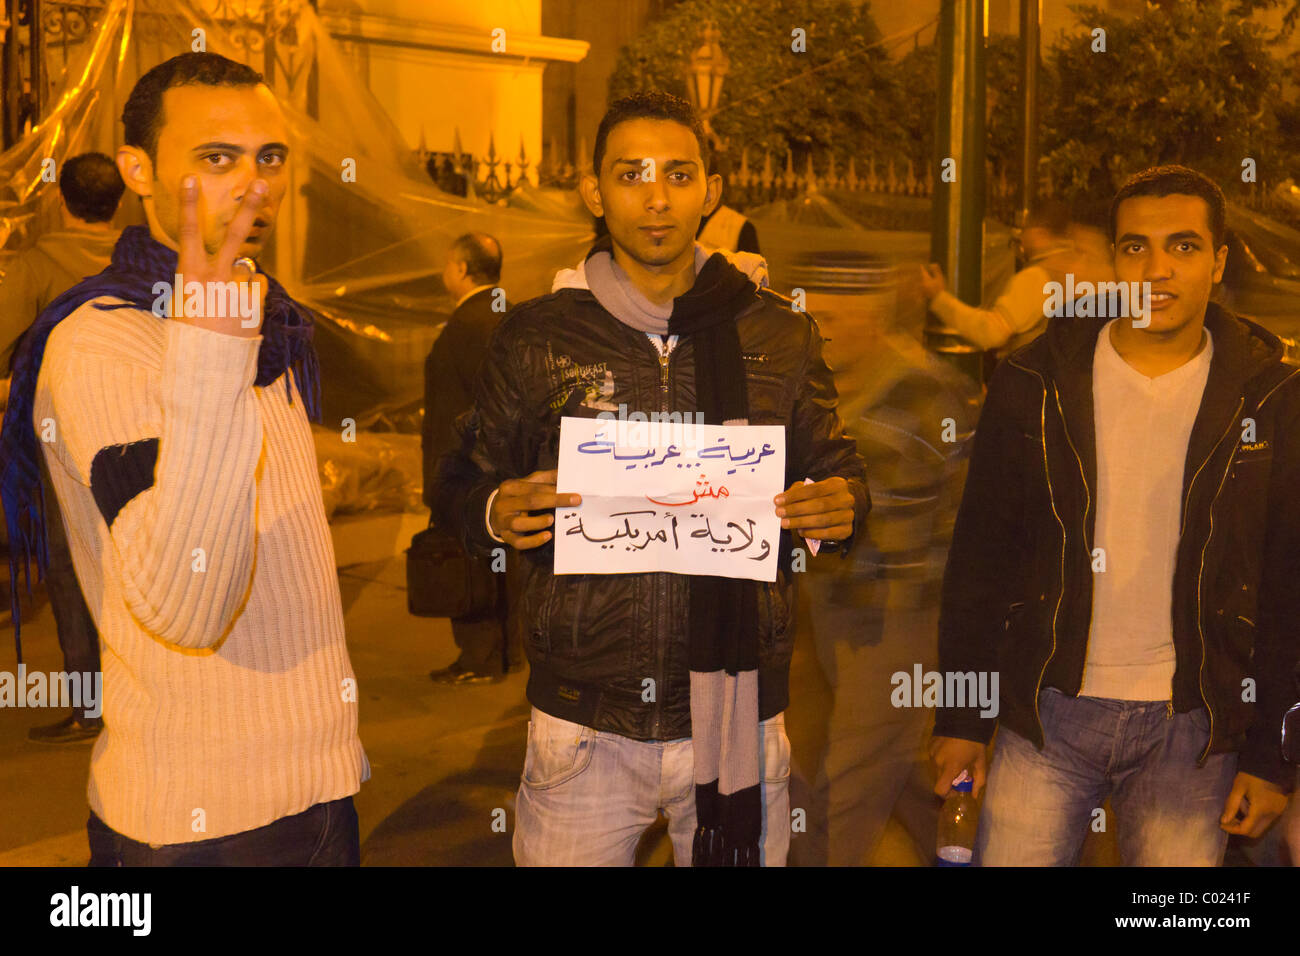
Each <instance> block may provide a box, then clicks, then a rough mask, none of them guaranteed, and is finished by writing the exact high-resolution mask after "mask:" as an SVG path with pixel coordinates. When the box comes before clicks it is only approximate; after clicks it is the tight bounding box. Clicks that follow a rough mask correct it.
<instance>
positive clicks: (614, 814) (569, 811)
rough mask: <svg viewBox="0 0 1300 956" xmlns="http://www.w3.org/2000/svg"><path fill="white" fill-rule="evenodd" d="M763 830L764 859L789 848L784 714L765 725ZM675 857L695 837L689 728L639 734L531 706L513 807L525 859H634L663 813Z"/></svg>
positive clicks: (548, 862)
mask: <svg viewBox="0 0 1300 956" xmlns="http://www.w3.org/2000/svg"><path fill="white" fill-rule="evenodd" d="M759 746H760V748H761V756H760V760H759V779H760V790H761V793H762V799H763V831H762V837H761V843H760V850H759V860H760V862H761V864H762V865H763V866H784V865H785V859H786V854H787V852H788V851H789V849H790V739H789V738H788V737H787V736H786V733H785V714H783V713H782V714H777V715H776V716H775V717H772V718H769V719H768V720H765V721H763V722H762V723H760V724H759ZM660 810H663V811H664V814H665V815H666V816H667V817H668V836H669V838H670V839H671V840H672V844H673V858H674V860H675V862H676V865H677V866H689V865H690V861H691V847H692V844H693V843H694V840H695V760H694V751H693V749H692V745H691V739H690V738H689V737H683V738H681V739H679V740H651V741H641V740H633V739H631V738H630V737H623V736H620V735H619V734H613V733H607V732H605V731H600V730H593V729H592V728H590V727H585V726H583V725H582V724H576V723H573V722H572V721H568V720H561V719H560V718H559V717H552V716H551V715H550V714H546V713H543V712H542V711H540V710H538V709H537V708H536V707H534V708H533V709H532V720H530V721H529V723H528V754H527V757H525V759H524V773H523V777H522V778H521V780H520V784H519V796H518V801H517V803H516V810H515V834H514V852H515V863H516V864H518V865H519V866H631V865H632V864H633V863H634V862H635V858H636V849H637V844H638V843H639V842H640V839H641V835H642V834H643V833H644V832H645V831H646V829H647V828H648V827H649V826H650V825H651V824H652V823H654V822H655V819H656V817H657V816H658V812H659V811H660Z"/></svg>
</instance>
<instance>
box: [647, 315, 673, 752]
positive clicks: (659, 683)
mask: <svg viewBox="0 0 1300 956" xmlns="http://www.w3.org/2000/svg"><path fill="white" fill-rule="evenodd" d="M640 338H641V341H642V342H644V343H645V347H646V348H648V349H654V351H655V358H657V359H658V360H659V410H660V411H661V412H667V411H668V389H669V386H668V367H669V363H671V362H672V358H673V352H675V351H676V349H675V348H674V349H672V350H671V351H669V350H668V340H667V339H666V338H665V339H664V340H663V349H658V348H656V347H655V346H654V345H652V344H651V343H650V340H649V339H648V338H647V337H646V336H645V335H641V336H640ZM678 344H680V340H679V341H678ZM661 577H662V582H661V583H660V585H659V587H658V588H657V590H656V594H655V608H654V615H653V616H654V618H655V642H656V646H655V676H654V695H655V700H654V711H653V713H652V716H651V723H650V739H651V740H658V739H659V724H660V722H661V718H662V710H663V707H662V701H663V697H664V655H665V651H666V649H667V644H668V640H667V637H666V634H667V630H666V627H667V623H666V620H665V614H664V608H665V607H666V606H667V604H668V587H669V582H668V576H667V575H662V576H661Z"/></svg>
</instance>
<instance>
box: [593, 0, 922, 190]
mask: <svg viewBox="0 0 1300 956" xmlns="http://www.w3.org/2000/svg"><path fill="white" fill-rule="evenodd" d="M710 20H711V21H713V22H715V23H716V24H717V26H718V29H719V31H720V32H721V34H722V39H721V45H722V47H723V49H724V50H725V52H726V54H727V56H728V58H729V59H730V65H731V69H730V73H729V74H728V75H727V77H726V80H725V82H724V84H723V92H722V101H721V108H720V109H719V111H718V113H717V115H716V116H715V117H714V118H713V120H712V126H713V128H714V130H715V131H716V132H717V133H718V135H720V136H721V137H722V138H723V139H725V140H727V141H728V145H729V152H730V153H732V154H733V155H735V156H737V157H738V156H739V152H740V148H741V147H742V146H743V147H747V148H748V149H749V151H750V152H749V157H750V162H751V163H752V162H755V161H757V160H758V158H759V157H760V156H761V155H762V153H763V152H764V151H765V150H770V151H771V152H772V154H773V161H774V163H776V164H777V165H778V167H779V166H780V165H782V164H783V163H784V160H785V151H786V150H787V149H789V150H790V151H791V152H792V153H793V155H794V159H795V161H796V164H797V166H796V168H799V169H802V163H803V162H804V161H805V157H806V156H807V154H808V153H809V151H811V152H812V153H813V155H814V156H815V157H816V158H817V161H818V162H823V161H824V159H825V157H826V156H827V155H828V154H832V155H834V156H835V157H836V160H837V162H839V163H841V169H842V168H843V165H842V164H843V163H844V162H847V160H848V158H849V156H852V155H856V156H858V157H859V158H861V157H862V156H863V155H865V154H869V153H870V154H876V155H881V156H882V157H883V156H885V155H894V154H901V153H902V152H903V151H904V148H905V144H906V143H907V141H908V139H909V133H908V130H907V128H906V127H905V126H904V125H903V124H901V123H900V122H899V117H898V114H897V109H896V106H897V100H898V90H897V87H896V83H895V81H894V78H893V76H892V72H891V69H890V63H889V58H888V55H887V53H886V51H885V50H884V49H883V48H882V47H881V46H879V45H878V43H879V41H880V39H881V35H880V31H879V30H878V29H877V27H876V24H875V21H874V20H873V19H872V17H871V12H870V4H867V3H860V4H855V3H852V2H850V0H771V2H769V3H765V4H762V5H756V4H755V3H754V2H753V0H683V2H681V3H678V4H676V5H675V6H674V7H673V8H672V9H671V10H670V11H669V13H668V14H667V15H666V16H664V17H663V18H662V19H660V20H658V21H655V22H654V23H652V24H651V25H650V26H648V27H647V28H646V29H645V30H644V31H643V32H642V33H641V35H640V36H638V37H637V40H636V42H635V43H633V44H630V45H628V46H625V47H624V48H623V49H622V50H621V51H620V53H619V57H618V61H617V64H616V66H615V69H614V73H613V75H612V76H611V78H610V84H609V96H610V99H611V100H614V99H617V98H619V97H621V96H625V95H627V94H629V93H632V92H634V91H636V90H638V89H649V88H658V89H662V90H666V91H668V92H670V93H675V94H677V95H678V96H683V97H685V96H686V79H685V66H686V63H687V62H688V61H689V59H690V54H691V51H692V50H693V49H695V48H697V47H698V46H700V45H701V43H702V42H703V41H702V40H701V37H700V28H701V25H702V24H703V23H704V22H705V21H710ZM796 28H801V29H803V30H804V31H805V34H806V50H805V52H794V51H793V50H792V43H793V31H794V30H795V29H796Z"/></svg>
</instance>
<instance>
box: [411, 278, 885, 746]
mask: <svg viewBox="0 0 1300 956" xmlns="http://www.w3.org/2000/svg"><path fill="white" fill-rule="evenodd" d="M733 268H734V267H733ZM736 323H737V327H738V330H739V333H740V345H741V351H742V353H743V356H744V363H745V368H746V371H747V373H748V374H747V384H748V396H749V411H750V416H749V423H750V424H751V425H783V426H785V429H786V443H787V444H786V481H785V487H787V488H788V487H789V486H790V485H791V484H792V483H793V482H795V481H802V480H803V479H804V478H805V477H809V478H812V479H814V480H816V481H820V480H823V479H826V478H831V477H834V476H837V475H838V476H841V477H843V478H845V479H846V480H847V481H848V484H849V488H850V490H851V491H852V493H853V496H854V498H855V501H856V507H855V511H856V517H855V521H854V531H855V535H856V529H857V528H858V527H859V526H860V522H861V521H862V520H863V519H864V518H865V517H866V514H867V512H868V511H869V510H870V507H871V499H870V495H869V493H868V491H867V484H866V469H865V465H864V463H863V461H862V458H861V457H860V456H859V455H858V452H857V446H856V443H855V442H854V440H853V439H852V438H851V437H849V436H847V435H846V434H845V432H844V429H843V426H842V423H841V421H840V419H839V416H838V414H837V412H836V391H835V384H834V380H833V378H832V375H831V371H830V369H829V368H827V366H826V363H825V361H823V359H822V338H821V335H820V334H819V332H818V329H817V325H816V323H815V322H814V321H813V320H812V318H811V316H809V315H808V314H807V313H804V312H796V311H794V310H792V308H791V303H790V300H789V299H786V298H784V297H783V296H780V295H778V294H777V293H774V292H771V291H769V290H767V289H764V290H762V291H755V292H754V294H753V295H752V297H750V298H748V299H747V300H746V301H745V303H744V304H743V305H742V307H741V308H740V310H739V311H738V313H737V318H736ZM694 367H695V362H694V346H693V343H692V340H691V337H690V336H683V337H682V338H681V339H680V340H679V341H678V343H677V345H676V347H675V348H674V349H673V350H672V351H671V352H670V353H669V354H668V356H667V357H665V358H661V357H660V355H659V354H658V352H657V351H656V349H655V347H654V345H653V344H652V343H651V342H650V340H649V339H648V338H647V337H646V336H645V334H644V333H642V332H639V331H637V330H635V329H632V328H630V327H628V326H627V325H625V324H623V323H622V322H620V321H618V320H617V319H616V318H614V317H613V316H612V315H610V314H609V313H608V312H607V311H606V310H605V309H604V307H603V306H601V305H600V303H599V302H598V301H597V300H596V297H595V296H594V295H593V294H592V293H591V292H590V291H589V290H587V289H579V288H569V289H561V290H559V291H557V292H553V293H551V294H550V295H545V296H541V297H539V298H536V299H532V300H531V301H528V302H525V303H523V304H521V305H519V306H516V307H515V309H514V311H513V312H511V313H510V315H509V317H507V318H506V319H505V320H504V321H503V322H502V323H501V325H500V326H499V327H498V329H497V331H496V333H495V334H494V335H493V338H492V343H491V345H490V347H489V352H488V357H487V359H486V360H485V361H484V362H483V366H482V368H481V369H480V372H479V378H478V381H477V383H476V406H475V409H474V412H473V413H472V414H471V415H468V416H466V417H464V418H463V419H462V420H461V422H460V423H459V425H458V427H459V428H460V430H461V434H462V440H463V442H464V447H463V448H462V450H461V452H460V453H458V454H453V455H450V456H444V458H443V459H442V461H441V462H440V466H439V478H438V487H437V488H436V489H435V492H434V495H435V499H436V510H435V520H437V521H439V522H441V523H443V524H444V525H446V526H448V527H451V528H453V529H455V530H457V531H459V532H460V533H461V535H462V537H463V538H464V540H465V543H466V546H467V548H468V549H469V550H470V551H471V553H477V554H487V553H489V552H490V551H491V549H493V548H497V547H503V548H505V549H506V551H507V560H509V561H524V562H525V581H524V583H523V585H522V595H521V597H520V598H519V609H518V610H519V613H521V614H522V615H523V622H524V627H525V631H524V633H525V634H526V635H527V638H526V644H525V649H526V652H527V655H528V661H529V665H530V672H529V678H528V699H529V701H530V702H531V703H532V704H533V705H534V706H536V707H537V708H538V709H539V710H542V711H544V712H546V713H548V714H551V715H553V716H556V717H560V718H563V719H565V720H572V721H576V722H577V723H581V724H585V725H586V726H589V727H594V728H595V729H597V730H605V731H610V732H613V733H617V734H621V735H623V736H625V737H630V738H633V739H636V740H672V739H676V738H681V737H689V736H690V735H691V717H690V674H689V669H688V666H687V634H688V621H687V616H688V607H689V603H690V602H689V581H690V579H689V577H688V576H686V575H680V574H668V573H645V574H565V575H556V574H553V573H552V568H553V566H554V554H555V546H554V542H548V543H547V544H546V545H544V546H543V547H540V548H534V549H529V550H527V551H523V552H518V551H515V550H513V549H511V548H509V547H508V546H505V545H501V544H499V543H498V542H496V541H494V540H493V539H492V538H491V537H490V536H489V535H488V533H487V529H486V527H485V524H484V520H483V519H484V510H485V507H486V504H487V499H488V496H489V495H490V494H491V492H492V490H493V489H495V488H496V487H497V486H498V485H499V484H500V483H501V482H502V481H504V480H506V479H508V478H522V477H524V476H526V475H528V474H529V473H531V472H533V471H537V470H546V469H551V468H555V467H556V466H557V461H558V452H559V436H560V418H561V417H562V416H565V415H575V416H579V417H587V418H595V417H597V416H598V415H599V414H600V412H601V411H609V410H611V409H617V408H618V406H619V405H620V404H625V405H626V407H627V409H628V410H629V411H638V410H639V411H642V412H646V413H650V412H671V411H678V412H683V413H685V412H692V413H693V411H694V410H695V409H696V408H697V407H698V406H697V403H696V392H695V372H694ZM686 420H687V421H694V419H693V418H690V419H686ZM852 540H853V537H852V536H851V537H850V538H848V539H846V540H845V541H844V542H843V543H842V545H841V547H840V549H839V553H840V556H841V557H842V556H843V555H844V554H847V553H848V548H849V545H850V544H851V543H852ZM780 547H781V550H780V554H781V555H782V558H783V565H784V567H782V569H781V570H780V571H779V572H778V575H777V581H776V582H775V583H767V582H757V584H758V587H759V621H760V628H761V629H760V632H759V717H760V719H764V720H765V719H767V718H769V717H772V716H775V715H776V714H778V713H780V712H781V711H782V710H784V709H785V708H786V706H787V704H788V703H789V673H790V656H791V652H792V650H793V644H794V640H793V627H792V623H791V619H792V610H793V607H794V603H793V602H794V593H793V590H794V589H793V579H792V574H791V571H790V567H789V565H790V555H791V551H792V549H793V547H794V543H793V542H792V540H791V535H790V533H789V532H783V533H782V535H781V546H780ZM807 559H808V560H837V558H836V557H835V555H834V554H833V553H828V552H827V550H823V551H822V552H821V554H820V555H819V556H818V557H817V558H813V557H812V556H811V555H809V556H808V558H807ZM646 678H652V679H653V680H654V684H653V685H649V684H646V683H645V679H646ZM650 688H653V694H650V693H647V690H648V689H650Z"/></svg>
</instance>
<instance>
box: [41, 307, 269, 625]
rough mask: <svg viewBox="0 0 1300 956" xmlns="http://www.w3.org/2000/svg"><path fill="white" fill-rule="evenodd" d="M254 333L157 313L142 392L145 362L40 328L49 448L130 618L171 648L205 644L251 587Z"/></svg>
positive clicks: (257, 454)
mask: <svg viewBox="0 0 1300 956" xmlns="http://www.w3.org/2000/svg"><path fill="white" fill-rule="evenodd" d="M56 331H57V330H56ZM261 341H262V339H261V337H260V336H258V337H254V338H241V337H237V336H232V335H225V334H222V333H219V332H213V331H209V330H206V329H200V328H196V327H194V326H191V325H187V324H185V323H182V322H174V321H169V322H167V328H166V333H165V345H164V348H163V354H162V370H161V380H160V381H159V382H158V384H157V388H156V392H155V391H152V390H150V389H146V388H145V387H144V386H145V383H146V381H147V379H149V378H151V377H155V376H157V370H156V369H155V368H149V367H146V366H145V365H144V364H142V363H141V364H135V363H131V362H129V361H124V360H123V359H122V356H121V355H120V354H109V353H108V350H107V349H104V350H100V349H98V348H97V347H96V343H95V342H94V341H93V340H90V339H89V337H78V336H73V337H70V338H63V337H60V336H58V335H57V334H56V335H54V336H51V339H50V343H49V347H48V349H47V352H46V356H45V362H44V363H43V365H44V367H43V369H42V375H41V378H42V380H44V381H45V382H47V383H48V386H47V387H48V389H49V405H48V407H49V408H52V409H53V417H54V427H55V429H56V434H57V436H58V437H57V440H56V441H54V442H51V443H50V444H48V445H47V446H46V447H47V448H48V449H50V452H49V454H50V455H51V457H53V458H55V459H57V461H58V462H59V464H61V465H62V467H64V468H65V469H66V470H67V471H68V472H69V473H70V474H71V475H72V476H73V477H75V479H76V480H77V481H79V482H80V483H81V484H83V485H86V486H87V487H88V488H89V489H90V492H91V494H92V496H93V498H94V501H95V504H96V506H97V507H98V510H99V513H100V515H101V516H102V518H103V520H104V522H105V523H106V524H107V526H108V530H109V536H110V538H111V541H112V547H113V549H114V552H115V556H116V561H115V567H116V569H117V572H118V573H119V574H120V575H121V579H122V580H121V584H122V593H123V594H124V596H125V599H126V602H127V605H128V606H129V608H130V611H131V614H132V615H133V616H134V617H135V618H136V620H138V621H139V622H140V625H141V626H142V627H144V628H145V629H147V630H148V631H149V632H151V633H153V634H155V635H157V636H158V637H160V638H162V639H163V640H165V641H167V642H168V643H171V644H175V645H177V646H180V647H187V648H199V647H212V646H213V645H215V644H217V643H218V642H219V641H220V640H221V639H222V637H223V636H224V635H225V634H226V632H227V631H228V630H229V628H230V626H231V625H232V624H233V623H234V621H235V619H236V617H237V616H238V614H239V612H240V610H241V608H242V607H243V605H244V602H245V600H246V598H247V595H248V591H249V588H250V585H251V582H252V574H253V566H254V555H255V552H256V531H257V527H256V525H257V486H256V471H257V467H258V462H259V459H260V458H261V454H262V420H261V412H260V409H259V408H258V403H257V397H256V393H255V392H254V389H253V380H254V378H255V376H256V374H257V355H258V348H259V346H260V345H261ZM47 373H48V375H47ZM153 394H156V395H157V396H158V402H157V405H154V404H153V402H149V403H148V407H143V406H144V404H145V403H143V402H142V401H141V397H142V396H144V395H153ZM42 424H43V423H42V422H41V421H37V422H35V425H36V431H37V434H38V435H40V434H41V432H42ZM128 436H129V437H130V440H124V439H126V438H127V437H128ZM51 464H53V462H51ZM83 533H85V532H83Z"/></svg>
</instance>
